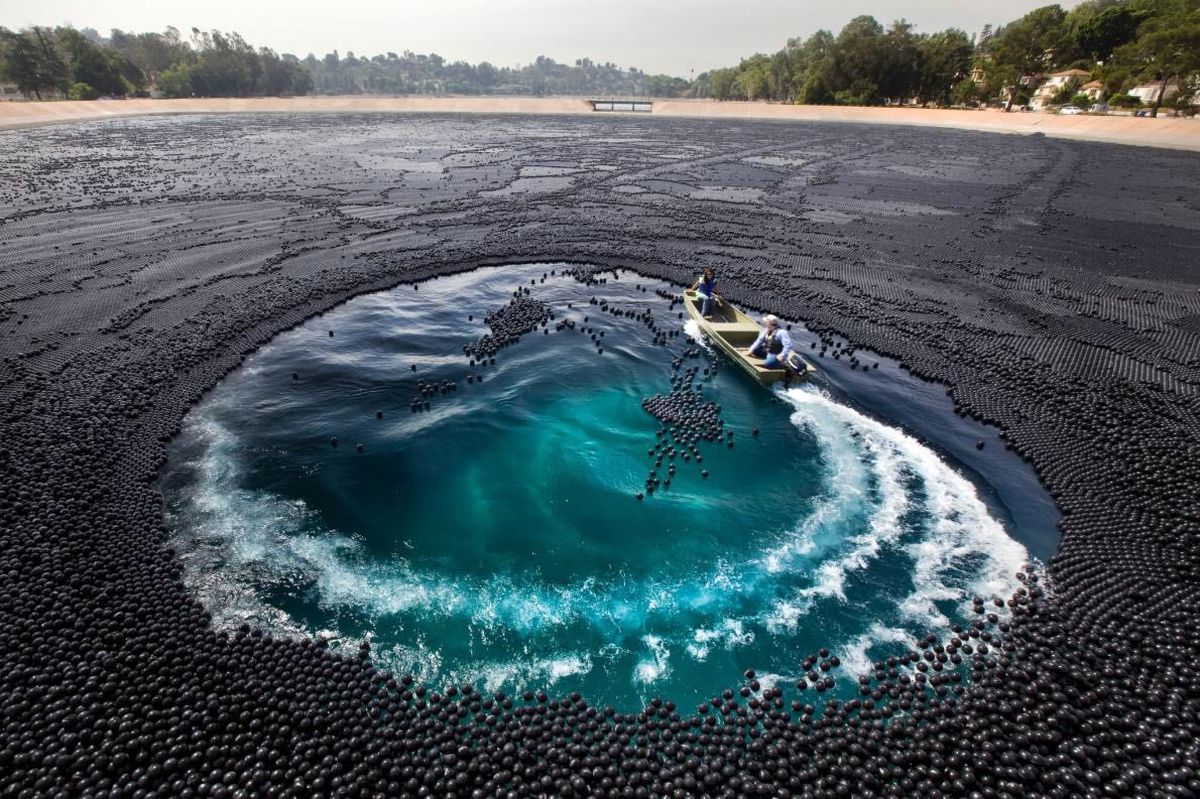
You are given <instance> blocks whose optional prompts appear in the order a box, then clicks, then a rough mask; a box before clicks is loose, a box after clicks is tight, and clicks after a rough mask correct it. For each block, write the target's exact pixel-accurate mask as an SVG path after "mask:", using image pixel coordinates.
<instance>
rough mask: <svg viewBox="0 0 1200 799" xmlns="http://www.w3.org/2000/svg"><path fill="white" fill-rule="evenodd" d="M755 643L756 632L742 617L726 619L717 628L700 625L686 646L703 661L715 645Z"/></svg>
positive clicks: (729, 647)
mask: <svg viewBox="0 0 1200 799" xmlns="http://www.w3.org/2000/svg"><path fill="white" fill-rule="evenodd" d="M751 643H754V632H753V631H752V630H747V629H746V625H745V622H744V621H743V620H742V619H724V620H722V621H721V623H720V625H719V626H717V627H716V628H715V629H705V628H704V627H698V628H696V629H695V630H692V640H691V641H690V642H689V643H688V644H687V646H685V647H684V649H686V651H687V653H688V654H689V655H691V656H692V658H693V659H695V660H698V661H701V662H703V661H704V660H707V659H708V653H709V652H710V651H711V650H712V648H713V647H714V646H723V647H724V648H725V649H732V648H733V647H735V646H746V645H747V644H751Z"/></svg>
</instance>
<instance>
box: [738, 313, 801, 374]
mask: <svg viewBox="0 0 1200 799" xmlns="http://www.w3.org/2000/svg"><path fill="white" fill-rule="evenodd" d="M763 322H764V323H765V324H766V327H764V328H763V330H762V332H761V333H759V334H758V338H756V339H755V340H754V343H753V344H751V345H750V348H749V349H748V350H746V352H748V353H750V354H751V355H753V356H754V357H755V358H762V359H763V366H765V367H767V368H768V369H783V368H784V365H785V364H784V359H785V358H787V354H788V353H789V352H790V351H791V349H792V337H791V335H790V334H789V333H788V332H787V331H786V330H784V329H783V327H782V326H781V325H780V324H779V317H778V316H776V315H775V314H767V315H766V316H764V317H763Z"/></svg>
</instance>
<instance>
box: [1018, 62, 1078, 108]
mask: <svg viewBox="0 0 1200 799" xmlns="http://www.w3.org/2000/svg"><path fill="white" fill-rule="evenodd" d="M1090 77H1091V73H1090V72H1088V71H1086V70H1083V69H1065V70H1063V71H1062V72H1055V73H1054V74H1053V75H1047V76H1046V80H1045V81H1044V82H1043V83H1042V85H1040V86H1038V87H1037V90H1036V91H1035V92H1034V93H1033V97H1031V98H1030V99H1029V105H1030V106H1032V107H1033V110H1034V111H1044V110H1045V109H1046V106H1048V105H1050V103H1051V101H1052V100H1053V99H1054V95H1056V94H1058V93H1059V92H1060V91H1062V88H1063V87H1064V86H1066V85H1067V84H1069V83H1072V82H1074V83H1083V82H1084V81H1085V80H1087V79H1088V78H1090Z"/></svg>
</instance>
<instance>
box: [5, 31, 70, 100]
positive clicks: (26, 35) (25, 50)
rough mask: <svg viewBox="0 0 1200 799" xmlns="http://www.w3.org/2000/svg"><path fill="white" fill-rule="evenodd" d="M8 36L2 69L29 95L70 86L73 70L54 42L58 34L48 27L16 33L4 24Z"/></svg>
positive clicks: (39, 95) (39, 94) (38, 96)
mask: <svg viewBox="0 0 1200 799" xmlns="http://www.w3.org/2000/svg"><path fill="white" fill-rule="evenodd" d="M0 38H2V39H3V40H4V61H3V63H2V64H0V72H2V73H3V75H4V76H5V77H6V78H7V79H8V80H11V81H12V82H13V83H15V84H17V89H18V90H19V91H20V92H21V93H22V94H24V95H25V96H26V97H29V96H30V95H33V96H34V97H36V98H37V99H39V100H41V99H42V92H54V91H57V92H61V93H62V94H64V95H65V94H67V92H68V91H69V89H70V84H71V80H70V71H69V70H68V68H67V65H66V63H65V62H64V61H63V59H62V56H61V55H60V54H59V53H58V50H57V49H56V47H55V45H54V34H53V33H52V32H51V31H50V30H49V29H48V28H39V27H32V28H26V29H24V30H22V31H21V32H20V33H14V32H13V31H10V30H8V29H5V28H0Z"/></svg>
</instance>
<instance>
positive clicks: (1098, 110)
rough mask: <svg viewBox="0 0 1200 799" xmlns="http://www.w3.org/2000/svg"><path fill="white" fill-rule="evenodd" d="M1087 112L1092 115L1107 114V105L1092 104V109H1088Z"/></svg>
mask: <svg viewBox="0 0 1200 799" xmlns="http://www.w3.org/2000/svg"><path fill="white" fill-rule="evenodd" d="M1088 112H1089V113H1092V114H1107V113H1108V103H1093V104H1092V107H1091V108H1089V109H1088Z"/></svg>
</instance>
